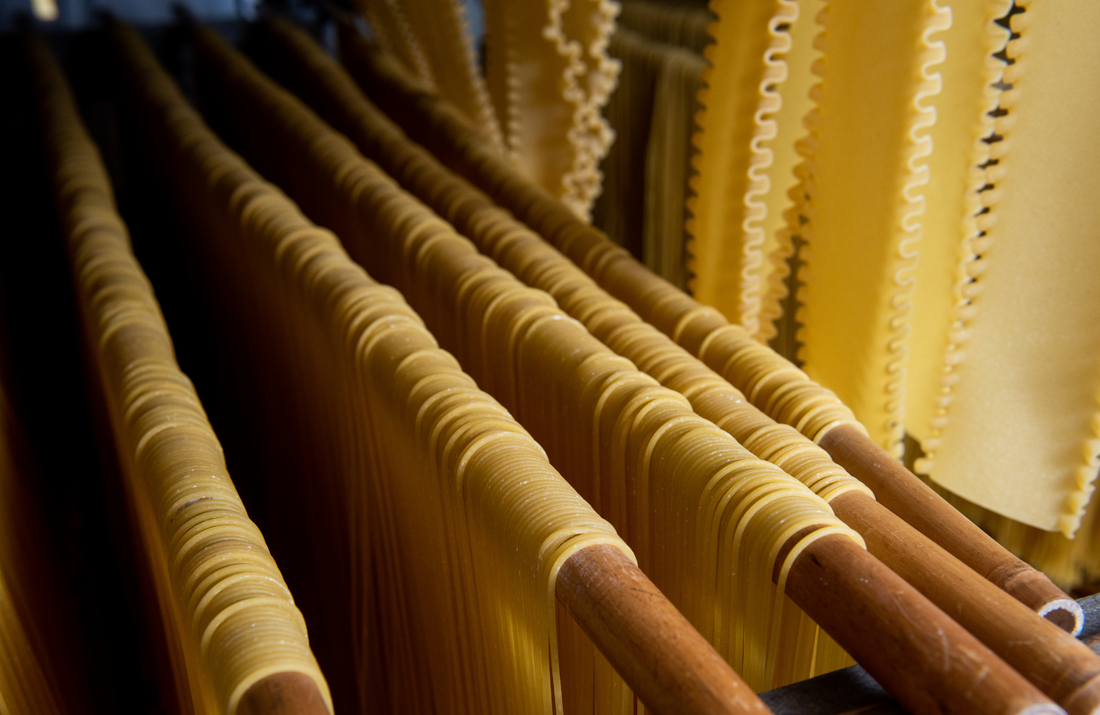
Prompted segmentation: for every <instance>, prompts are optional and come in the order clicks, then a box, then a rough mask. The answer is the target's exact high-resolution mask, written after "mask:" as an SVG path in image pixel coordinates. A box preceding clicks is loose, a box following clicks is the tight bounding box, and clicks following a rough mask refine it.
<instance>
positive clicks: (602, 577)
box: [556, 545, 771, 715]
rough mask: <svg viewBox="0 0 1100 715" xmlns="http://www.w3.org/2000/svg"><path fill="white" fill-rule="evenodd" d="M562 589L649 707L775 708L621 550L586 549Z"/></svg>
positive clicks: (567, 570) (562, 579)
mask: <svg viewBox="0 0 1100 715" xmlns="http://www.w3.org/2000/svg"><path fill="white" fill-rule="evenodd" d="M556 593H557V598H558V600H559V601H561V603H562V605H564V606H565V608H566V610H568V611H569V613H570V614H572V616H573V618H575V619H576V621H577V623H578V624H580V626H581V628H582V629H583V630H584V632H585V633H587V634H588V637H589V638H591V639H592V642H593V643H595V644H596V647H597V648H599V649H600V652H601V653H603V654H604V656H605V657H606V658H607V660H608V662H610V663H611V665H612V666H613V667H614V668H615V670H616V671H618V672H619V674H620V675H621V676H622V677H623V680H625V681H626V684H627V685H629V686H630V688H631V689H632V690H633V691H634V694H635V695H637V696H638V698H639V699H640V700H641V701H642V702H643V703H645V706H646V709H647V710H649V711H651V712H653V713H657V715H661V714H663V713H668V714H669V715H673V714H676V713H679V714H681V715H694V714H698V715H703V714H704V713H713V714H717V713H769V712H771V711H770V710H768V708H767V707H766V706H765V705H764V703H763V701H762V700H760V698H759V697H757V695H756V694H755V693H754V692H753V691H752V689H751V688H749V686H748V685H746V684H745V681H743V680H741V678H740V677H739V676H738V675H737V674H736V673H735V672H733V669H731V668H730V666H729V665H728V664H727V663H726V661H725V660H723V659H722V656H720V655H718V653H717V651H715V650H714V648H713V647H711V645H710V643H708V642H707V641H706V639H705V638H703V636H701V635H700V634H699V632H698V631H696V630H695V628H693V627H692V625H691V624H690V623H689V622H688V620H687V619H686V618H684V617H683V615H681V614H680V612H679V611H678V610H676V607H675V606H673V605H672V603H671V602H670V601H669V600H668V599H667V598H665V596H664V594H662V593H661V592H660V591H659V590H657V587H656V586H654V585H653V582H652V581H650V580H649V578H648V577H647V576H646V575H645V574H643V573H642V572H641V570H640V569H639V568H638V567H637V566H635V565H634V563H633V562H632V561H630V559H628V558H627V557H626V555H625V554H623V553H622V551H620V550H618V549H616V548H614V547H611V546H605V545H597V546H590V547H588V548H585V549H581V550H580V551H578V552H577V553H575V554H574V555H573V556H571V557H570V558H569V560H568V561H566V562H565V563H564V564H563V565H562V567H561V569H560V570H559V571H558V580H557V586H556Z"/></svg>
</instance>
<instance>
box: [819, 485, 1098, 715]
mask: <svg viewBox="0 0 1100 715" xmlns="http://www.w3.org/2000/svg"><path fill="white" fill-rule="evenodd" d="M831 505H832V507H833V509H834V510H835V511H836V513H837V516H839V517H840V518H841V519H843V520H844V521H845V523H847V524H848V525H849V526H851V527H852V528H854V529H856V530H857V531H858V532H859V533H860V534H861V535H862V536H863V538H864V539H865V540H866V541H867V549H868V551H870V552H871V553H872V554H874V555H875V556H876V557H877V558H878V559H879V560H881V561H882V562H883V563H884V564H886V565H887V566H889V567H890V568H891V569H892V570H893V571H894V572H895V573H897V574H898V575H899V576H901V577H902V578H904V579H905V580H906V581H908V582H909V583H910V584H912V585H913V586H914V587H915V588H916V589H917V590H918V591H920V592H921V593H922V594H923V595H924V596H925V597H926V598H928V599H929V600H930V601H932V602H933V603H934V604H936V605H937V606H939V607H940V608H941V609H943V610H944V611H945V612H946V613H947V614H948V615H949V616H951V618H953V619H954V620H955V621H957V622H958V623H959V624H960V625H961V626H963V627H964V628H966V629H967V630H968V631H970V633H971V634H973V635H974V636H975V637H977V638H978V640H980V641H981V642H982V643H984V644H985V645H987V646H988V647H989V648H990V649H991V650H992V651H993V652H995V653H997V655H999V656H1000V657H1001V658H1003V659H1004V660H1005V662H1007V663H1008V664H1009V665H1010V666H1012V667H1013V668H1015V669H1016V670H1017V671H1018V672H1019V673H1021V674H1022V675H1023V676H1024V677H1026V678H1027V679H1028V680H1029V681H1031V682H1032V683H1033V684H1034V685H1035V686H1036V687H1037V688H1039V689H1040V690H1042V691H1043V692H1044V693H1046V694H1047V695H1048V696H1049V697H1050V698H1051V699H1052V700H1054V701H1055V702H1057V703H1059V704H1060V705H1061V706H1062V707H1063V708H1065V709H1066V711H1067V712H1069V713H1071V715H1075V714H1077V713H1080V714H1081V715H1089V714H1090V713H1093V712H1096V711H1097V709H1098V708H1100V658H1098V657H1097V656H1096V655H1094V654H1093V653H1092V652H1091V651H1090V650H1089V648H1088V647H1087V646H1086V645H1085V644H1083V643H1081V642H1080V641H1078V640H1077V639H1075V638H1074V637H1073V636H1071V635H1070V634H1069V633H1067V632H1066V631H1064V630H1062V629H1061V628H1059V627H1058V626H1056V625H1054V624H1053V623H1051V622H1050V621H1048V620H1046V619H1045V618H1042V617H1040V616H1039V615H1038V614H1037V613H1036V612H1035V611H1033V610H1032V609H1030V608H1028V607H1027V606H1025V605H1024V604H1023V603H1021V602H1019V601H1017V600H1016V599H1015V598H1013V597H1012V596H1010V595H1009V594H1008V593H1006V592H1005V591H1003V590H1001V589H999V588H997V586H995V585H994V584H993V583H991V582H990V581H988V580H986V579H984V578H982V577H981V576H979V575H978V574H977V573H975V572H974V571H973V570H972V569H970V568H969V567H967V566H966V565H965V564H963V563H962V562H961V561H959V560H958V559H956V558H954V557H953V556H951V555H950V554H949V553H947V552H946V551H945V550H944V549H943V548H941V547H940V546H938V545H937V544H936V543H935V542H933V541H932V540H931V539H929V538H928V537H926V536H925V535H924V534H921V533H920V532H919V531H917V530H916V529H914V528H913V527H912V526H910V525H909V524H907V523H906V522H905V521H903V520H901V519H900V518H898V517H897V516H896V515H895V514H894V513H893V512H891V511H889V510H888V509H886V508H885V507H883V506H882V505H881V504H879V503H878V502H876V501H875V500H873V499H871V498H870V497H868V496H867V495H865V494H863V493H859V492H848V493H846V494H843V495H841V496H839V497H837V498H836V499H834V500H833V501H832V502H831Z"/></svg>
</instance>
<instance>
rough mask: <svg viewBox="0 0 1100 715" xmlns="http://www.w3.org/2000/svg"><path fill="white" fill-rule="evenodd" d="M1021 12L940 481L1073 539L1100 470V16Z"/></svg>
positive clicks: (939, 455)
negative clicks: (1098, 231) (1099, 174)
mask: <svg viewBox="0 0 1100 715" xmlns="http://www.w3.org/2000/svg"><path fill="white" fill-rule="evenodd" d="M1020 4H1021V5H1023V6H1024V8H1025V9H1026V12H1024V13H1022V14H1017V15H1014V16H1013V17H1012V23H1013V25H1012V26H1013V30H1014V31H1015V32H1018V33H1019V34H1020V38H1019V39H1015V40H1013V41H1012V42H1010V43H1009V45H1008V54H1009V56H1010V57H1011V58H1013V59H1014V60H1015V64H1013V65H1012V67H1011V68H1009V69H1008V70H1006V72H1005V74H1006V80H1007V81H1009V82H1011V83H1012V84H1013V88H1012V90H1011V91H1010V92H1006V93H1005V95H1003V96H1002V97H1001V107H1002V108H1004V109H1007V111H1008V114H1007V116H1006V117H1005V118H1003V119H1001V120H998V121H999V124H1000V126H999V127H998V129H999V131H1001V132H1003V134H1004V137H1005V141H1004V142H1001V144H1000V145H999V146H998V150H997V152H998V153H997V156H998V158H999V160H1000V161H999V164H998V167H997V168H998V173H999V174H1000V176H999V177H998V178H997V180H996V188H995V189H994V190H993V191H990V192H988V194H991V195H992V196H990V197H989V200H991V201H992V200H995V201H996V205H995V207H994V210H993V212H994V214H995V215H996V223H995V224H993V225H990V226H988V227H987V228H986V236H985V239H986V240H987V241H988V242H989V246H988V250H987V251H983V259H984V260H983V261H982V264H981V268H982V272H981V275H980V276H978V278H977V282H976V284H975V286H976V288H978V289H980V292H978V290H975V291H974V298H973V302H974V316H973V318H972V320H971V322H970V323H969V324H968V326H967V332H968V337H967V340H966V345H965V358H964V359H963V360H962V361H961V363H960V364H959V365H958V366H957V367H956V369H955V377H956V379H957V384H955V385H954V387H953V389H952V392H951V401H950V404H949V405H948V406H947V411H946V424H945V425H944V426H943V428H942V435H941V436H940V438H939V444H937V445H933V446H934V447H935V449H934V450H933V451H934V454H933V455H931V456H932V459H931V461H930V476H931V478H932V480H933V481H935V482H936V483H937V484H940V485H942V486H944V487H946V488H948V489H949V490H950V491H951V492H953V493H955V494H958V495H960V496H962V497H965V498H966V499H967V500H969V501H971V502H974V503H977V504H979V505H980V506H983V507H985V508H988V509H991V510H993V511H995V512H997V513H1000V514H1002V515H1004V516H1008V517H1011V518H1012V519H1014V520H1016V521H1019V522H1022V523H1024V524H1028V525H1031V526H1034V527H1037V528H1040V529H1044V530H1047V531H1059V532H1062V534H1064V535H1065V536H1067V537H1069V536H1072V535H1073V534H1074V532H1075V531H1076V530H1077V528H1078V526H1079V525H1080V523H1081V517H1082V515H1083V514H1084V511H1085V507H1086V505H1087V503H1088V501H1089V497H1090V495H1091V494H1092V491H1093V481H1094V480H1095V478H1096V474H1097V468H1098V465H1100V411H1098V395H1100V368H1098V365H1097V358H1096V356H1097V354H1100V331H1097V329H1096V326H1097V325H1098V324H1100V322H1098V321H1100V303H1098V302H1097V300H1096V296H1095V286H1096V279H1095V274H1096V270H1097V267H1098V266H1100V246H1098V244H1097V242H1096V241H1095V240H1093V239H1092V232H1093V231H1094V226H1095V223H1096V216H1094V214H1095V209H1094V207H1095V205H1096V202H1095V201H1094V197H1093V191H1092V184H1093V182H1094V179H1093V172H1092V170H1091V165H1092V163H1093V162H1094V161H1095V160H1096V159H1097V158H1098V155H1097V150H1096V143H1095V142H1094V141H1093V140H1092V139H1091V138H1090V137H1088V136H1086V134H1087V133H1083V132H1082V130H1081V129H1080V128H1079V124H1078V121H1079V120H1078V118H1079V117H1085V116H1091V115H1092V114H1093V113H1094V112H1095V111H1096V109H1097V106H1096V100H1095V93H1094V92H1092V91H1090V90H1089V89H1088V88H1090V87H1093V86H1095V85H1096V83H1097V82H1098V81H1100V76H1098V75H1097V72H1096V63H1095V62H1093V61H1091V59H1090V58H1091V56H1092V54H1095V52H1094V47H1095V43H1093V42H1092V41H1091V40H1090V39H1089V36H1088V32H1087V30H1086V29H1085V28H1087V27H1088V26H1089V25H1090V24H1091V23H1092V22H1093V21H1094V20H1095V19H1096V18H1097V17H1098V15H1097V11H1098V9H1100V8H1097V7H1096V6H1095V5H1094V4H1092V3H1087V2H1082V3H1073V2H1067V3H1051V4H1043V3H1020ZM1068 18H1072V20H1069V19H1068ZM1090 53H1092V54H1090ZM1040 237H1045V239H1048V240H1044V238H1040ZM1054 286H1057V289H1054V288H1053V287H1054ZM1005 346H1011V349H1009V350H1006V349H1005ZM990 435H997V439H990Z"/></svg>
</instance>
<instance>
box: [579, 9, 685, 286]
mask: <svg viewBox="0 0 1100 715" xmlns="http://www.w3.org/2000/svg"><path fill="white" fill-rule="evenodd" d="M608 52H609V53H610V54H611V56H612V57H614V58H615V59H617V60H619V61H620V62H621V63H622V71H621V72H620V73H619V85H618V87H617V88H616V89H615V92H614V93H613V94H612V95H611V100H610V102H609V103H608V105H607V109H606V111H605V113H606V115H607V119H608V121H609V122H610V123H611V125H612V126H613V127H615V143H614V144H612V145H611V149H610V151H609V152H608V154H607V157H606V158H605V159H604V161H603V163H602V164H601V165H600V166H601V170H602V171H603V174H604V181H603V192H602V193H601V194H600V198H599V199H597V201H596V205H595V207H594V209H593V222H594V223H595V224H596V225H598V226H600V227H601V228H602V229H603V230H604V231H606V232H607V234H608V237H609V238H610V239H611V240H613V241H615V242H616V243H618V244H619V245H621V246H623V247H625V248H626V249H627V250H629V251H630V252H631V253H633V254H634V255H640V256H641V257H642V260H643V262H644V263H645V265H646V266H648V267H649V268H650V269H651V270H653V272H654V273H656V274H658V275H660V276H662V277H664V278H665V279H666V280H668V281H669V282H670V283H672V284H673V285H675V286H678V287H681V288H683V287H686V284H687V275H686V272H685V270H684V269H685V260H684V243H685V238H686V234H685V229H684V223H685V221H686V219H687V213H686V211H687V209H686V199H687V196H688V179H689V177H690V176H691V172H692V168H691V160H692V155H693V149H692V146H691V134H692V132H691V129H692V127H694V125H695V124H694V123H695V115H696V114H697V113H698V111H699V104H698V100H697V99H696V95H697V94H698V93H699V89H700V86H701V83H702V71H703V68H704V67H705V66H706V61H705V60H704V59H703V57H702V56H701V55H699V54H696V53H694V52H691V51H689V50H686V49H682V48H679V47H672V46H669V45H665V44H662V43H657V42H652V41H650V40H648V39H646V38H645V37H644V36H642V35H640V34H637V33H634V32H631V31H630V30H627V29H624V28H622V27H620V28H619V29H618V30H617V31H616V32H615V34H614V35H613V36H612V37H611V44H610V46H609V48H608Z"/></svg>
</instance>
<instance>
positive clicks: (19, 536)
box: [0, 384, 79, 715]
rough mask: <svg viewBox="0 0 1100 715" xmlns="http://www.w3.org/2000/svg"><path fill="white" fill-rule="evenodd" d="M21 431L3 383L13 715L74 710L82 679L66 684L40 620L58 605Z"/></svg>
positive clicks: (1, 446) (5, 621) (0, 639)
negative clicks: (40, 549)
mask: <svg viewBox="0 0 1100 715" xmlns="http://www.w3.org/2000/svg"><path fill="white" fill-rule="evenodd" d="M17 449H19V432H18V425H17V423H16V421H15V416H14V415H13V414H12V409H11V405H10V403H9V402H8V399H7V395H6V394H5V390H4V386H3V385H2V384H0V708H3V709H4V712H6V713H8V712H10V713H12V715H30V714H31V713H45V714H47V715H54V714H55V713H56V714H60V713H64V712H69V709H68V707H69V702H70V701H71V700H72V698H73V696H72V694H71V692H69V691H70V690H71V689H72V688H73V686H79V684H77V683H68V684H67V685H69V687H68V688H64V687H62V685H61V682H62V681H61V680H60V679H59V678H58V676H57V674H56V672H55V666H54V663H53V660H54V658H55V657H56V653H57V651H56V650H55V648H56V647H57V644H56V643H55V642H51V641H49V640H47V639H44V638H43V635H42V632H41V630H42V622H41V619H42V617H43V616H44V615H45V614H46V613H53V612H54V611H55V609H56V608H57V607H58V601H57V597H56V594H54V593H52V592H51V590H50V589H49V584H48V583H45V579H43V578H42V574H43V572H44V571H45V570H46V567H47V566H49V567H52V566H53V564H51V563H50V562H49V561H48V560H47V559H45V558H43V554H41V553H35V551H36V549H34V548H33V545H34V544H36V543H40V542H38V540H37V539H36V538H28V537H29V536H31V535H33V536H34V537H38V536H41V533H40V532H41V531H42V529H41V525H40V524H37V523H35V517H36V515H35V512H34V510H33V507H31V506H30V500H29V499H28V496H29V495H28V494H27V489H26V481H25V480H26V478H27V475H26V474H25V472H24V470H23V469H21V466H22V465H20V464H19V463H18V459H17V455H16V450H17Z"/></svg>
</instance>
